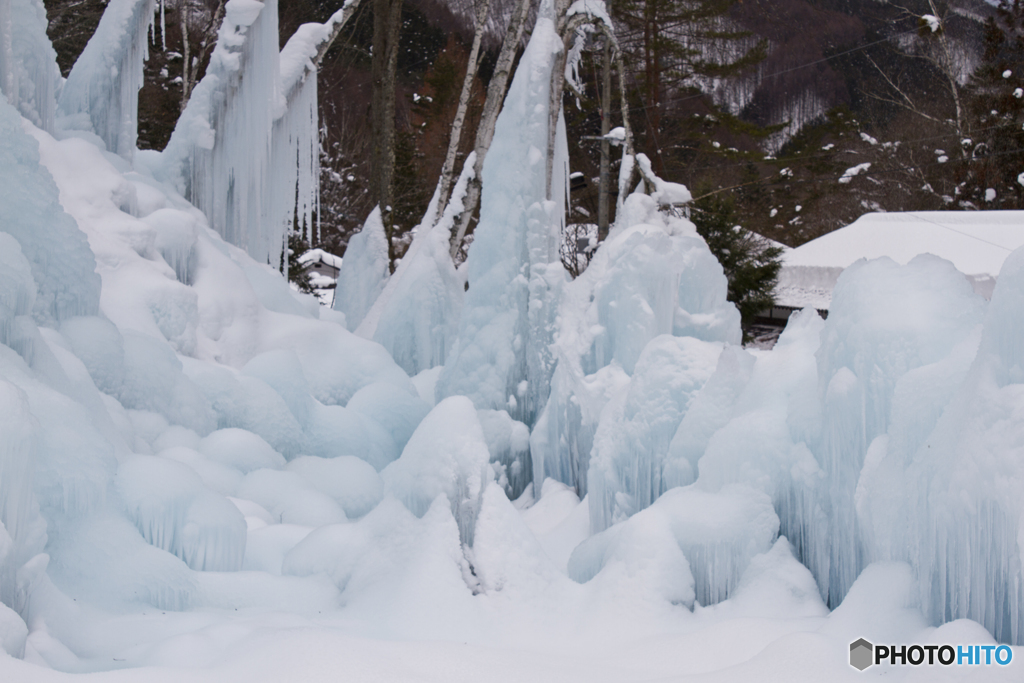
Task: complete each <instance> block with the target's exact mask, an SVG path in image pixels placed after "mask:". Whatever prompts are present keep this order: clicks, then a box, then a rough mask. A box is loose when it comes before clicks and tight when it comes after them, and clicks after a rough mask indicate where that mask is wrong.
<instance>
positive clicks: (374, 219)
mask: <svg viewBox="0 0 1024 683" xmlns="http://www.w3.org/2000/svg"><path fill="white" fill-rule="evenodd" d="M388 259H389V256H388V238H387V235H385V234H384V223H383V221H382V220H381V216H380V207H379V206H377V207H374V209H373V211H371V212H370V215H369V216H367V218H366V222H365V223H363V229H362V230H360V231H359V232H358V233H356V234H355V235H354V236H353V237H352V239H350V240H349V242H348V247H347V248H346V249H345V258H344V259H343V260H342V262H341V269H340V270H339V271H338V286H337V288H336V289H335V290H334V310H336V311H341V312H342V313H344V314H345V325H346V326H347V327H348V329H349V330H355V329H356V328H358V327H359V324H360V323H361V322H362V321H363V318H365V317H366V314H367V312H368V311H369V310H370V308H371V307H372V306H373V303H374V302H375V301H376V300H377V298H378V297H379V296H380V295H381V292H383V291H384V287H385V285H387V283H388V282H389V278H390V277H391V269H390V268H389V266H388Z"/></svg>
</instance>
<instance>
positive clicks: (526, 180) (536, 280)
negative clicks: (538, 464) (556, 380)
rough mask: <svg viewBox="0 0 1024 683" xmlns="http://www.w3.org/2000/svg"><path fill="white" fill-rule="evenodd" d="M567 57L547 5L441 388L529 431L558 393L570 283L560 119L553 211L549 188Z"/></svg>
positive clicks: (492, 174) (495, 175)
mask: <svg viewBox="0 0 1024 683" xmlns="http://www.w3.org/2000/svg"><path fill="white" fill-rule="evenodd" d="M561 50H562V41H561V39H560V38H559V37H558V35H557V34H556V32H555V25H554V8H553V7H552V3H551V2H545V3H544V4H543V5H542V7H541V10H540V14H539V17H538V19H537V23H536V26H535V27H534V30H533V34H532V36H531V38H530V42H529V44H528V45H527V47H526V50H525V52H524V53H523V57H522V59H521V61H520V63H519V67H518V68H517V69H516V73H515V77H514V79H513V81H512V85H511V87H510V88H509V92H508V95H507V96H506V98H505V104H504V107H503V108H502V111H501V114H500V115H499V116H498V121H497V124H496V127H495V133H494V141H493V142H492V144H491V147H490V150H489V152H488V154H487V159H486V160H485V161H484V167H483V172H482V176H483V177H482V179H481V180H482V184H483V190H482V196H481V205H480V207H481V208H480V211H481V213H480V223H479V224H478V226H477V228H476V230H475V233H474V234H475V239H474V241H473V245H472V247H471V249H470V253H469V257H468V260H467V268H468V278H469V291H468V292H467V293H466V299H465V304H464V306H463V310H462V318H461V320H460V323H459V333H458V339H457V341H456V345H455V347H454V348H453V349H452V351H451V353H450V356H449V358H448V360H447V361H446V363H445V366H444V370H443V371H442V373H441V377H440V378H439V379H438V383H437V395H438V396H439V397H444V396H452V395H464V396H468V397H469V398H470V399H472V401H473V403H474V404H475V405H476V406H477V408H482V409H496V410H507V411H508V412H509V414H510V415H511V416H512V417H513V418H514V419H516V420H519V421H521V422H524V423H526V424H528V425H532V424H533V422H534V420H535V417H536V415H537V413H538V411H539V410H540V408H541V407H542V402H543V400H544V399H545V398H546V396H547V393H548V386H549V380H550V376H551V372H552V370H553V364H552V363H551V362H550V358H549V357H548V354H549V349H548V342H549V340H550V339H551V338H552V335H553V332H554V330H553V325H552V323H553V320H554V315H555V311H556V308H557V300H558V295H559V291H560V288H561V286H562V284H563V283H564V281H565V279H566V276H565V273H564V271H563V269H562V268H561V264H560V261H559V258H558V251H557V245H558V243H559V239H560V233H561V230H560V229H561V222H562V218H561V217H562V215H563V214H564V190H563V189H562V188H564V182H565V181H564V178H565V174H564V167H565V159H567V153H566V152H565V145H566V142H565V135H564V124H563V123H561V122H560V121H561V117H560V116H559V117H557V120H558V121H559V123H558V124H557V125H558V129H557V130H556V136H555V147H556V149H555V166H554V168H555V172H556V174H555V178H554V181H553V183H552V187H553V188H555V189H554V190H553V197H552V201H547V188H546V187H545V184H546V171H545V169H546V163H547V151H548V125H549V118H550V117H549V106H550V104H549V103H550V99H551V98H550V95H549V93H550V84H551V69H552V66H553V64H554V63H555V61H556V60H555V57H556V55H557V54H558V53H559V52H560V51H561ZM559 131H561V132H559Z"/></svg>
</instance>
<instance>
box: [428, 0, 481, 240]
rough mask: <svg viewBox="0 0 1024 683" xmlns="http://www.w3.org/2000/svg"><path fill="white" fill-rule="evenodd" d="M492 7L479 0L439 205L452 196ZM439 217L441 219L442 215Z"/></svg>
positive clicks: (445, 164) (444, 168)
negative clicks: (481, 49)
mask: <svg viewBox="0 0 1024 683" xmlns="http://www.w3.org/2000/svg"><path fill="white" fill-rule="evenodd" d="M490 7H491V0H478V5H477V8H476V23H475V26H474V33H473V47H472V48H471V49H470V51H469V62H468V63H467V64H466V75H465V77H464V78H463V79H462V92H461V93H460V94H459V107H458V109H457V110H456V112H455V120H454V121H453V122H452V130H451V137H450V138H449V139H448V151H447V153H446V154H445V157H444V166H443V167H442V168H441V180H440V181H439V182H438V206H439V207H445V206H447V205H448V199H449V198H450V197H451V192H452V184H453V181H454V179H455V157H456V156H457V155H458V152H459V143H460V142H461V141H462V125H463V123H464V122H465V120H466V111H467V110H468V109H469V96H470V95H471V94H472V92H473V81H474V80H475V79H476V72H477V68H478V67H479V66H480V43H481V42H482V41H483V37H484V31H485V29H486V26H485V25H486V22H487V12H488V11H489V10H490ZM460 201H461V200H460ZM438 219H439V220H440V216H438Z"/></svg>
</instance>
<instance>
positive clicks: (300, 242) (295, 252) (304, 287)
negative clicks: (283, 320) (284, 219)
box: [288, 232, 314, 294]
mask: <svg viewBox="0 0 1024 683" xmlns="http://www.w3.org/2000/svg"><path fill="white" fill-rule="evenodd" d="M307 251H309V242H308V241H307V240H306V238H305V237H303V236H302V233H300V232H289V233H288V281H289V282H291V283H292V284H293V285H295V287H296V288H298V290H299V291H300V292H304V293H306V294H312V293H313V291H314V290H313V283H312V281H311V280H310V277H309V266H308V265H307V264H305V263H302V262H301V261H299V257H300V256H302V255H303V254H305V253H306V252H307Z"/></svg>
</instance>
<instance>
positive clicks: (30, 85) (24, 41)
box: [0, 0, 62, 131]
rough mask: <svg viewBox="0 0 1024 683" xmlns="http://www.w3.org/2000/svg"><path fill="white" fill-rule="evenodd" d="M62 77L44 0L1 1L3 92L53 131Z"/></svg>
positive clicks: (34, 120)
mask: <svg viewBox="0 0 1024 683" xmlns="http://www.w3.org/2000/svg"><path fill="white" fill-rule="evenodd" d="M61 80H62V79H61V75H60V69H58V68H57V53H56V52H54V50H53V46H52V45H51V44H50V39H49V38H48V37H47V35H46V8H45V7H43V3H42V0H5V2H3V3H2V4H0V92H3V94H4V95H5V96H6V97H7V101H8V102H9V103H10V104H12V105H14V107H15V108H17V110H18V111H19V112H21V115H22V116H24V117H25V118H27V119H28V120H29V121H31V122H32V123H33V124H35V125H36V126H38V127H40V128H42V129H44V130H48V131H53V119H54V108H55V107H56V104H57V94H58V92H59V91H60V87H61Z"/></svg>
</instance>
